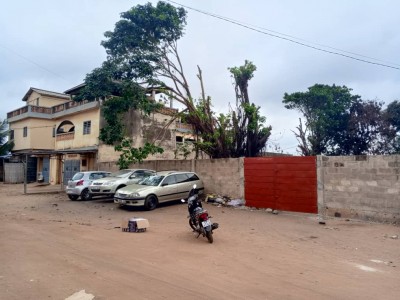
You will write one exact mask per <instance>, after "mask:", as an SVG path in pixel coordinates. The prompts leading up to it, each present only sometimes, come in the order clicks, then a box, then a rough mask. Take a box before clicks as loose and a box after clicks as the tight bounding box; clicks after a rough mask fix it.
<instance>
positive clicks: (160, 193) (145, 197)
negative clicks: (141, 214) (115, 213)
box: [114, 171, 204, 210]
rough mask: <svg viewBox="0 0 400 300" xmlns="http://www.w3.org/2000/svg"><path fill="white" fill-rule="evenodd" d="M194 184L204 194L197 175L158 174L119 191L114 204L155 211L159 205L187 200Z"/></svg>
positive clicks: (170, 172)
mask: <svg viewBox="0 0 400 300" xmlns="http://www.w3.org/2000/svg"><path fill="white" fill-rule="evenodd" d="M193 184H196V186H197V190H198V192H199V194H202V193H203V191H204V185H203V181H202V180H201V179H200V178H199V176H197V174H196V173H193V172H181V171H162V172H157V174H155V175H152V176H150V177H147V178H145V179H144V180H142V181H140V182H139V183H137V184H131V185H129V186H127V187H124V188H122V189H119V190H118V191H117V192H116V193H115V195H114V203H117V204H118V205H120V206H124V205H128V206H144V207H145V208H146V209H147V210H153V209H155V208H156V207H157V205H158V203H163V202H168V201H174V200H180V199H187V198H188V197H189V192H190V189H191V188H192V187H193Z"/></svg>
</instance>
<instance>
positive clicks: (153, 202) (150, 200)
mask: <svg viewBox="0 0 400 300" xmlns="http://www.w3.org/2000/svg"><path fill="white" fill-rule="evenodd" d="M157 204H158V200H157V197H156V196H154V195H150V196H147V197H146V200H144V207H145V208H146V209H147V210H153V209H155V208H156V207H157Z"/></svg>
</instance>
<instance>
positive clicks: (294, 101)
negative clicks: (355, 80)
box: [283, 84, 360, 155]
mask: <svg viewBox="0 0 400 300" xmlns="http://www.w3.org/2000/svg"><path fill="white" fill-rule="evenodd" d="M359 99H360V96H358V95H352V94H351V89H349V88H347V87H346V86H343V87H341V86H336V85H332V86H329V85H322V84H315V85H314V86H312V87H310V88H308V91H307V92H296V93H293V94H287V93H285V95H284V97H283V103H284V104H285V107H286V108H287V109H295V110H297V111H299V112H301V113H302V114H303V116H304V119H305V120H304V123H302V120H300V125H299V127H297V130H298V132H295V135H296V137H297V138H298V141H299V142H300V146H299V149H300V151H301V154H303V155H317V154H327V155H329V154H333V153H335V151H336V150H337V147H338V145H340V140H341V139H342V137H343V132H344V131H346V129H347V124H348V121H349V117H350V115H349V110H350V107H351V106H352V104H353V103H356V102H357V101H359Z"/></svg>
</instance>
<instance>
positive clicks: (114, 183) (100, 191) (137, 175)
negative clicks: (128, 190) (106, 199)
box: [89, 169, 156, 196]
mask: <svg viewBox="0 0 400 300" xmlns="http://www.w3.org/2000/svg"><path fill="white" fill-rule="evenodd" d="M155 173H156V171H154V170H147V169H124V170H120V171H118V172H115V173H112V174H110V176H108V177H106V178H102V179H99V180H95V181H93V182H92V184H91V185H90V186H89V192H90V194H91V195H93V196H99V195H105V196H113V195H114V193H115V192H116V191H117V190H119V189H120V188H123V187H125V186H128V185H130V184H134V183H138V182H139V181H141V180H143V179H144V178H146V177H149V176H151V175H154V174H155Z"/></svg>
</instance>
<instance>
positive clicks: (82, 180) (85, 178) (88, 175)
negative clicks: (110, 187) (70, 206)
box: [65, 171, 111, 200]
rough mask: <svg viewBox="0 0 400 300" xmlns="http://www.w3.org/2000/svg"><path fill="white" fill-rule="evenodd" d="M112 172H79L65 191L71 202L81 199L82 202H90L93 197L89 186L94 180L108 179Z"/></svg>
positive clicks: (69, 181) (69, 182)
mask: <svg viewBox="0 0 400 300" xmlns="http://www.w3.org/2000/svg"><path fill="white" fill-rule="evenodd" d="M110 174H111V173H110V172H106V171H88V172H78V173H76V174H75V175H74V176H73V177H72V179H71V180H68V184H67V187H66V189H65V191H66V193H67V195H68V198H69V199H71V200H77V199H78V198H79V197H81V199H82V200H90V199H91V198H92V195H91V194H90V193H89V189H88V187H89V185H90V184H91V183H92V181H93V180H96V179H100V178H104V177H107V176H108V175H110Z"/></svg>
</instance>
